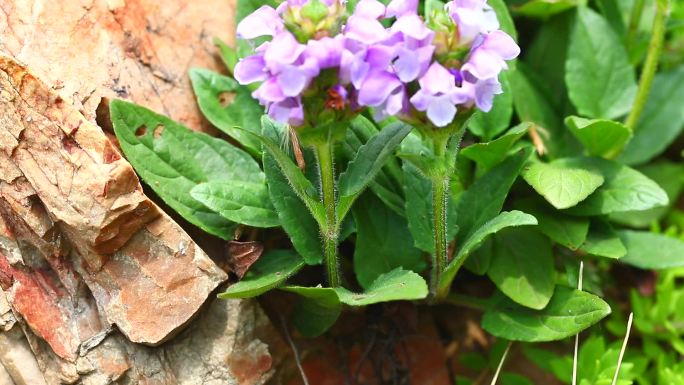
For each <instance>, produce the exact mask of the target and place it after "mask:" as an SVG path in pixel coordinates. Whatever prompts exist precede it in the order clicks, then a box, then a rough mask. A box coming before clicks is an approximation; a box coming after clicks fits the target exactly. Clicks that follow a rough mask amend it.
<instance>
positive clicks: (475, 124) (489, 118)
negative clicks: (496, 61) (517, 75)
mask: <svg viewBox="0 0 684 385" xmlns="http://www.w3.org/2000/svg"><path fill="white" fill-rule="evenodd" d="M499 81H500V82H501V87H502V89H503V93H502V94H500V95H497V96H496V97H495V98H494V105H493V106H492V109H491V110H490V111H489V112H482V111H479V110H478V111H476V112H475V114H474V115H473V117H472V118H471V119H470V120H469V121H468V129H469V130H470V132H472V133H473V134H475V135H477V136H479V137H480V138H482V140H487V141H489V140H492V139H494V138H495V137H496V136H497V135H499V134H500V133H502V132H503V131H504V130H506V129H507V128H508V127H509V124H510V122H511V116H513V94H512V93H511V86H510V84H509V82H508V75H507V72H502V73H501V75H499Z"/></svg>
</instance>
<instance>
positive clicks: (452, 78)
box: [235, 0, 520, 127]
mask: <svg viewBox="0 0 684 385" xmlns="http://www.w3.org/2000/svg"><path fill="white" fill-rule="evenodd" d="M434 13H435V14H434V15H428V16H429V17H428V19H429V20H428V23H426V21H425V20H424V19H423V18H422V17H421V16H420V15H419V14H418V0H393V1H392V2H390V4H389V5H388V6H385V5H383V4H382V3H380V2H379V1H377V0H360V1H359V2H358V3H357V5H356V7H355V9H354V11H353V13H352V14H351V15H348V14H347V12H346V7H345V4H344V2H343V0H287V1H286V2H284V3H283V4H281V5H280V6H279V7H278V8H277V9H274V8H272V7H269V6H263V7H261V8H259V9H258V10H256V11H255V12H254V13H252V14H251V15H250V16H248V17H246V18H245V19H244V20H243V21H242V22H241V23H240V24H239V25H238V31H237V32H238V37H239V38H242V39H248V40H254V39H257V38H261V37H263V36H269V37H271V39H270V40H269V41H267V42H264V43H262V44H261V45H259V46H258V47H256V49H255V54H254V55H252V56H250V57H247V58H245V59H243V60H241V61H240V62H239V63H238V65H237V66H236V68H235V77H236V79H237V80H238V81H239V82H241V83H243V84H248V83H253V82H262V83H261V85H260V86H259V88H258V89H257V90H256V91H255V92H254V97H255V98H257V99H258V100H259V102H260V103H261V104H262V105H264V106H266V109H267V112H268V114H269V115H270V116H271V117H272V118H273V119H275V120H277V121H280V122H287V123H289V124H291V125H293V126H300V125H303V124H306V122H307V120H306V119H305V118H307V117H305V112H304V104H306V105H307V112H306V114H307V115H309V114H311V115H318V114H320V113H323V112H324V111H320V108H319V109H318V110H316V111H310V110H311V109H316V108H315V107H314V105H315V103H311V104H312V105H311V106H310V105H309V103H305V102H303V99H304V98H306V97H307V95H318V97H319V98H320V95H325V96H324V98H326V102H325V103H323V105H322V106H323V109H333V110H338V111H342V110H345V111H352V110H355V109H358V108H359V107H362V106H368V107H372V108H373V109H374V112H375V114H376V118H384V117H387V116H400V117H407V118H416V117H417V118H419V119H421V118H420V117H421V116H425V117H427V119H428V120H429V121H430V122H431V124H432V125H434V126H437V127H444V126H446V125H448V124H449V123H450V122H452V121H453V119H454V117H455V116H456V113H457V111H458V110H459V109H471V108H473V107H477V108H479V109H481V110H483V111H488V110H489V109H491V107H492V101H493V98H494V95H496V94H498V93H501V85H500V83H499V81H498V75H499V73H500V72H501V71H502V70H503V69H505V68H507V65H506V60H511V59H513V58H515V57H516V56H517V55H518V54H519V52H520V49H519V48H518V46H517V45H516V43H515V42H514V41H513V39H512V38H511V37H510V36H508V35H507V34H506V33H505V32H503V31H501V30H499V23H498V21H497V18H496V14H495V12H494V11H493V9H492V8H491V7H489V6H488V5H487V4H486V0H453V1H450V2H449V3H447V4H446V5H445V7H444V9H439V10H435V11H434ZM385 20H389V21H391V25H390V26H389V27H386V26H385V25H384V24H383V21H385ZM308 118H311V117H308Z"/></svg>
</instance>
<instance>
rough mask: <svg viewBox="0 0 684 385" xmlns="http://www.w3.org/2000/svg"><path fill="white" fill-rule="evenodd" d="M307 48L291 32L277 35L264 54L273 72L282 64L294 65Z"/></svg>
mask: <svg viewBox="0 0 684 385" xmlns="http://www.w3.org/2000/svg"><path fill="white" fill-rule="evenodd" d="M305 49H306V48H305V47H304V45H302V44H299V42H298V41H297V39H295V37H294V36H293V35H292V34H291V33H290V32H281V33H279V34H277V35H276V36H275V37H274V38H273V41H271V44H269V46H268V48H267V49H266V51H265V52H264V60H265V61H266V65H267V66H268V67H269V68H270V69H271V70H272V71H273V70H276V68H278V66H279V65H282V64H292V63H294V62H295V60H297V59H298V58H299V56H300V55H301V54H302V52H304V50H305Z"/></svg>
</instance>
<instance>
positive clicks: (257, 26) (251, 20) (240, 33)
mask: <svg viewBox="0 0 684 385" xmlns="http://www.w3.org/2000/svg"><path fill="white" fill-rule="evenodd" d="M284 29H285V23H283V19H281V18H280V15H279V14H278V12H277V11H276V10H275V9H273V8H272V7H269V6H268V5H264V6H262V7H261V8H259V9H257V10H256V11H254V12H252V13H251V14H250V15H248V16H247V17H245V18H244V19H242V21H241V22H240V24H238V26H237V37H238V38H240V39H247V40H250V39H254V38H257V37H260V36H275V35H276V34H278V33H280V32H281V31H283V30H284Z"/></svg>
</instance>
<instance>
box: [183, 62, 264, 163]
mask: <svg viewBox="0 0 684 385" xmlns="http://www.w3.org/2000/svg"><path fill="white" fill-rule="evenodd" d="M189 73H190V80H191V81H192V88H193V90H194V91H195V97H196V98H197V104H198V105H199V108H200V110H201V111H202V113H203V114H204V116H205V117H206V118H207V119H208V120H209V122H211V124H213V125H214V126H216V127H218V128H219V129H220V130H221V131H223V132H225V133H226V134H227V135H228V136H230V137H231V138H233V139H235V140H236V141H237V142H238V143H240V144H241V145H243V146H244V147H245V148H246V149H248V150H250V151H251V152H252V153H253V154H258V153H260V149H261V145H260V143H259V141H258V140H257V139H256V138H254V137H253V136H250V135H247V134H245V130H247V131H251V132H254V133H259V132H260V130H261V116H262V115H263V114H264V109H263V107H261V106H260V105H259V104H258V103H257V102H256V101H255V100H254V98H252V93H251V91H250V90H249V89H248V88H246V87H243V86H241V85H239V84H238V83H237V82H236V81H235V80H234V79H233V78H230V77H228V76H225V75H221V74H218V73H216V72H213V71H209V70H207V69H202V68H193V69H191V70H190V72H189ZM230 99H232V101H230ZM229 101H230V102H229Z"/></svg>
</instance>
